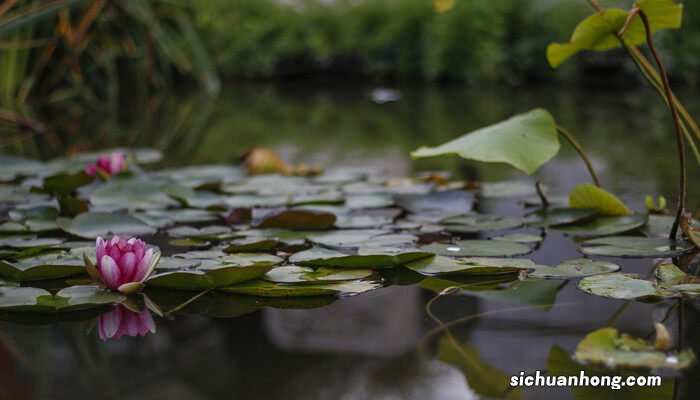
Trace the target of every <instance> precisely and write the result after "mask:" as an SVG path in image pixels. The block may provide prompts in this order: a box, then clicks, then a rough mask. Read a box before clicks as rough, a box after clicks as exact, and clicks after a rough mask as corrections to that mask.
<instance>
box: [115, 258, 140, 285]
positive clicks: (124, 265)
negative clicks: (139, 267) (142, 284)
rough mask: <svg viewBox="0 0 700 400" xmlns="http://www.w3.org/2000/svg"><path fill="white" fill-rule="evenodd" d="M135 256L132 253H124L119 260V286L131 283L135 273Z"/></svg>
mask: <svg viewBox="0 0 700 400" xmlns="http://www.w3.org/2000/svg"><path fill="white" fill-rule="evenodd" d="M136 262H137V260H136V255H135V254H134V253H126V254H124V255H123V256H122V259H121V260H119V273H120V275H121V282H120V283H121V284H124V283H128V282H131V281H132V279H133V278H134V273H135V271H136Z"/></svg>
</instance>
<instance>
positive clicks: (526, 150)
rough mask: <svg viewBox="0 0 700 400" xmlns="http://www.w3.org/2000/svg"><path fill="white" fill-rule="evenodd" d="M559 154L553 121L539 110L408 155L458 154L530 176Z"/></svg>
mask: <svg viewBox="0 0 700 400" xmlns="http://www.w3.org/2000/svg"><path fill="white" fill-rule="evenodd" d="M558 151H559V139H558V136H557V127H556V122H555V121H554V118H552V116H551V115H550V114H549V112H547V111H546V110H543V109H540V108H538V109H534V110H531V111H529V112H527V113H524V114H518V115H516V116H513V117H511V118H509V119H507V120H505V121H503V122H500V123H497V124H495V125H491V126H487V127H485V128H481V129H478V130H476V131H473V132H470V133H467V134H466V135H464V136H461V137H459V138H457V139H454V140H452V141H449V142H447V143H444V144H442V145H440V146H438V147H432V148H430V147H421V148H420V149H418V150H416V151H414V152H412V153H411V156H412V157H414V158H420V157H433V156H438V155H445V154H457V155H459V156H461V157H463V158H467V159H472V160H477V161H484V162H503V163H507V164H510V165H512V166H514V167H515V168H518V169H520V170H521V171H523V172H525V173H526V174H528V175H530V174H532V173H533V172H535V171H536V170H537V169H538V168H539V167H540V166H542V165H543V164H544V163H546V162H547V161H549V160H550V159H551V158H552V157H554V156H555V155H556V154H557V152H558Z"/></svg>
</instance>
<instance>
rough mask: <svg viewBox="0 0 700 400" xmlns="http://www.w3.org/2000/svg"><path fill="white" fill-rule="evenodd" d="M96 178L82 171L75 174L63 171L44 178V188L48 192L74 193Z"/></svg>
mask: <svg viewBox="0 0 700 400" xmlns="http://www.w3.org/2000/svg"><path fill="white" fill-rule="evenodd" d="M93 180H94V178H93V177H91V176H90V175H88V174H86V173H85V171H80V172H77V173H74V174H68V173H65V172H61V173H58V174H55V175H51V176H48V177H46V178H44V182H43V183H42V189H43V190H44V192H46V193H52V194H54V195H56V194H69V193H74V192H75V191H76V190H78V188H80V187H81V186H85V185H87V184H88V183H90V182H92V181H93Z"/></svg>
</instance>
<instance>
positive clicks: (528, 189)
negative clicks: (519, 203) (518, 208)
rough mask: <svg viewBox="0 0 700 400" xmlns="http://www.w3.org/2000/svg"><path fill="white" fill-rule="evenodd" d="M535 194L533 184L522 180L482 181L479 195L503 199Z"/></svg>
mask: <svg viewBox="0 0 700 400" xmlns="http://www.w3.org/2000/svg"><path fill="white" fill-rule="evenodd" d="M534 195H537V190H536V189H535V184H534V183H531V182H524V181H499V182H483V183H482V184H481V191H480V192H479V196H481V197H483V198H486V199H505V198H510V197H527V196H534Z"/></svg>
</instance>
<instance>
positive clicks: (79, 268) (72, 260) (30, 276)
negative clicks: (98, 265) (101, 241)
mask: <svg viewBox="0 0 700 400" xmlns="http://www.w3.org/2000/svg"><path fill="white" fill-rule="evenodd" d="M82 272H85V265H84V263H83V260H82V259H81V258H78V257H74V256H71V255H68V254H65V253H60V254H47V255H42V256H38V257H34V258H25V259H22V260H19V261H14V262H10V261H7V260H4V261H3V260H0V276H2V277H4V278H7V279H11V280H13V281H31V280H39V279H53V278H61V277H66V276H71V275H76V274H80V273H82Z"/></svg>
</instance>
